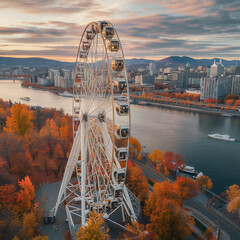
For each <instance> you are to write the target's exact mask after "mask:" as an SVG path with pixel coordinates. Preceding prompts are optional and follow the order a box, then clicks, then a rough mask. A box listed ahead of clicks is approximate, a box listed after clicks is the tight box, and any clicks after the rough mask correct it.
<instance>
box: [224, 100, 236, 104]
mask: <svg viewBox="0 0 240 240" xmlns="http://www.w3.org/2000/svg"><path fill="white" fill-rule="evenodd" d="M234 101H235V100H234V99H228V100H227V101H226V104H227V105H232V104H233V103H234Z"/></svg>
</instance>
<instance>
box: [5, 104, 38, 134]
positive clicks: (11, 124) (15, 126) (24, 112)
mask: <svg viewBox="0 0 240 240" xmlns="http://www.w3.org/2000/svg"><path fill="white" fill-rule="evenodd" d="M10 111H11V115H10V116H9V117H7V121H6V127H5V128H4V130H5V131H6V132H8V133H16V134H18V135H20V136H23V135H24V134H25V133H27V132H30V131H31V129H32V127H33V124H32V113H31V112H30V111H29V110H28V107H27V105H25V104H22V105H20V104H14V105H13V106H12V108H11V109H10Z"/></svg>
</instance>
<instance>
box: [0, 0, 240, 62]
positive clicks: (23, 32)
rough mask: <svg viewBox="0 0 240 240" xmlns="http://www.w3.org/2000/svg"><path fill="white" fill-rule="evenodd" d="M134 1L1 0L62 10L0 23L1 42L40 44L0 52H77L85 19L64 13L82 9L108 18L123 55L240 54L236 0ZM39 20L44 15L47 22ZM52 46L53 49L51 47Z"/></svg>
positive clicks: (37, 9)
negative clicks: (117, 34)
mask: <svg viewBox="0 0 240 240" xmlns="http://www.w3.org/2000/svg"><path fill="white" fill-rule="evenodd" d="M136 2H137V3H138V5H134V1H132V4H133V5H131V7H129V8H128V6H126V7H125V6H124V7H121V6H120V5H119V9H118V8H117V7H116V6H113V7H112V8H111V5H109V4H104V5H103V4H101V3H99V2H98V0H89V1H88V0H81V1H79V0H38V3H35V2H34V1H32V0H31V1H30V0H18V1H13V0H1V2H0V8H7V7H9V6H11V8H16V9H18V10H21V11H24V12H27V13H34V14H49V16H58V15H59V14H62V13H63V14H64V15H60V17H56V18H55V19H56V20H50V19H54V18H52V17H49V18H45V17H44V18H42V17H41V18H39V17H37V18H36V19H35V18H32V19H33V21H32V22H30V21H24V22H21V23H16V24H18V25H15V26H13V25H12V26H10V25H9V26H8V27H6V26H5V27H4V26H2V27H0V35H2V38H1V43H3V44H4V43H6V45H10V44H11V43H14V44H16V45H17V44H18V43H19V44H21V45H22V46H23V48H25V49H28V47H29V46H33V45H35V46H36V48H37V46H39V50H34V51H33V50H26V51H20V50H16V52H15V51H9V50H7V49H3V50H1V51H2V53H3V54H4V53H5V55H6V54H7V53H8V54H12V55H16V54H17V55H21V54H23V53H24V52H25V53H26V54H24V55H29V56H30V55H31V54H37V55H38V56H39V55H40V56H55V55H53V54H56V55H57V54H58V55H59V56H60V57H61V56H67V54H69V56H75V53H76V52H75V50H74V49H75V48H76V47H75V46H77V45H78V42H79V39H80V37H81V35H82V31H83V29H84V28H85V24H84V25H82V23H81V22H80V23H79V22H78V20H76V18H71V17H69V18H68V17H66V16H69V14H74V13H79V12H81V16H86V19H88V18H90V19H93V18H112V22H113V24H114V26H115V27H116V29H117V31H118V33H119V36H120V38H121V41H122V45H123V47H124V50H125V55H126V56H132V57H134V56H136V57H144V56H154V57H156V58H157V57H158V56H159V57H160V56H163V55H164V56H166V55H191V56H204V55H205V56H206V57H208V56H209V57H212V56H220V55H222V56H229V57H230V56H232V57H235V56H237V55H238V56H239V55H240V49H239V48H238V46H237V44H239V42H238V41H239V38H240V2H239V1H238V0H228V1H225V0H181V1H180V0H169V1H167V0H150V2H148V4H146V1H144V0H138V1H135V3H136ZM146 5H147V7H146ZM133 6H135V8H134V7H133ZM63 16H64V17H63ZM103 16H104V17H103ZM43 19H47V20H46V22H44V20H43ZM64 19H65V20H64ZM73 19H74V20H73ZM77 19H78V18H77ZM46 45H49V46H46ZM54 45H55V46H56V47H55V49H53V48H52V47H50V46H54ZM60 45H61V47H57V46H60ZM63 46H64V47H63ZM2 48H3V47H2ZM6 48H7V47H6ZM11 49H13V48H11ZM76 51H77V50H76ZM70 54H72V55H70Z"/></svg>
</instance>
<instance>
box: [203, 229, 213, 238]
mask: <svg viewBox="0 0 240 240" xmlns="http://www.w3.org/2000/svg"><path fill="white" fill-rule="evenodd" d="M204 235H205V238H206V240H213V237H214V236H213V231H212V229H211V228H210V227H209V228H208V229H207V230H206V231H205V233H204Z"/></svg>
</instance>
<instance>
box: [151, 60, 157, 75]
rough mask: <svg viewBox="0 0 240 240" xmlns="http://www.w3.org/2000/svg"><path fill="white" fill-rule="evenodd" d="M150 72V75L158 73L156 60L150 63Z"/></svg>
mask: <svg viewBox="0 0 240 240" xmlns="http://www.w3.org/2000/svg"><path fill="white" fill-rule="evenodd" d="M149 74H150V76H153V75H154V74H156V63H154V62H151V63H149Z"/></svg>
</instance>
